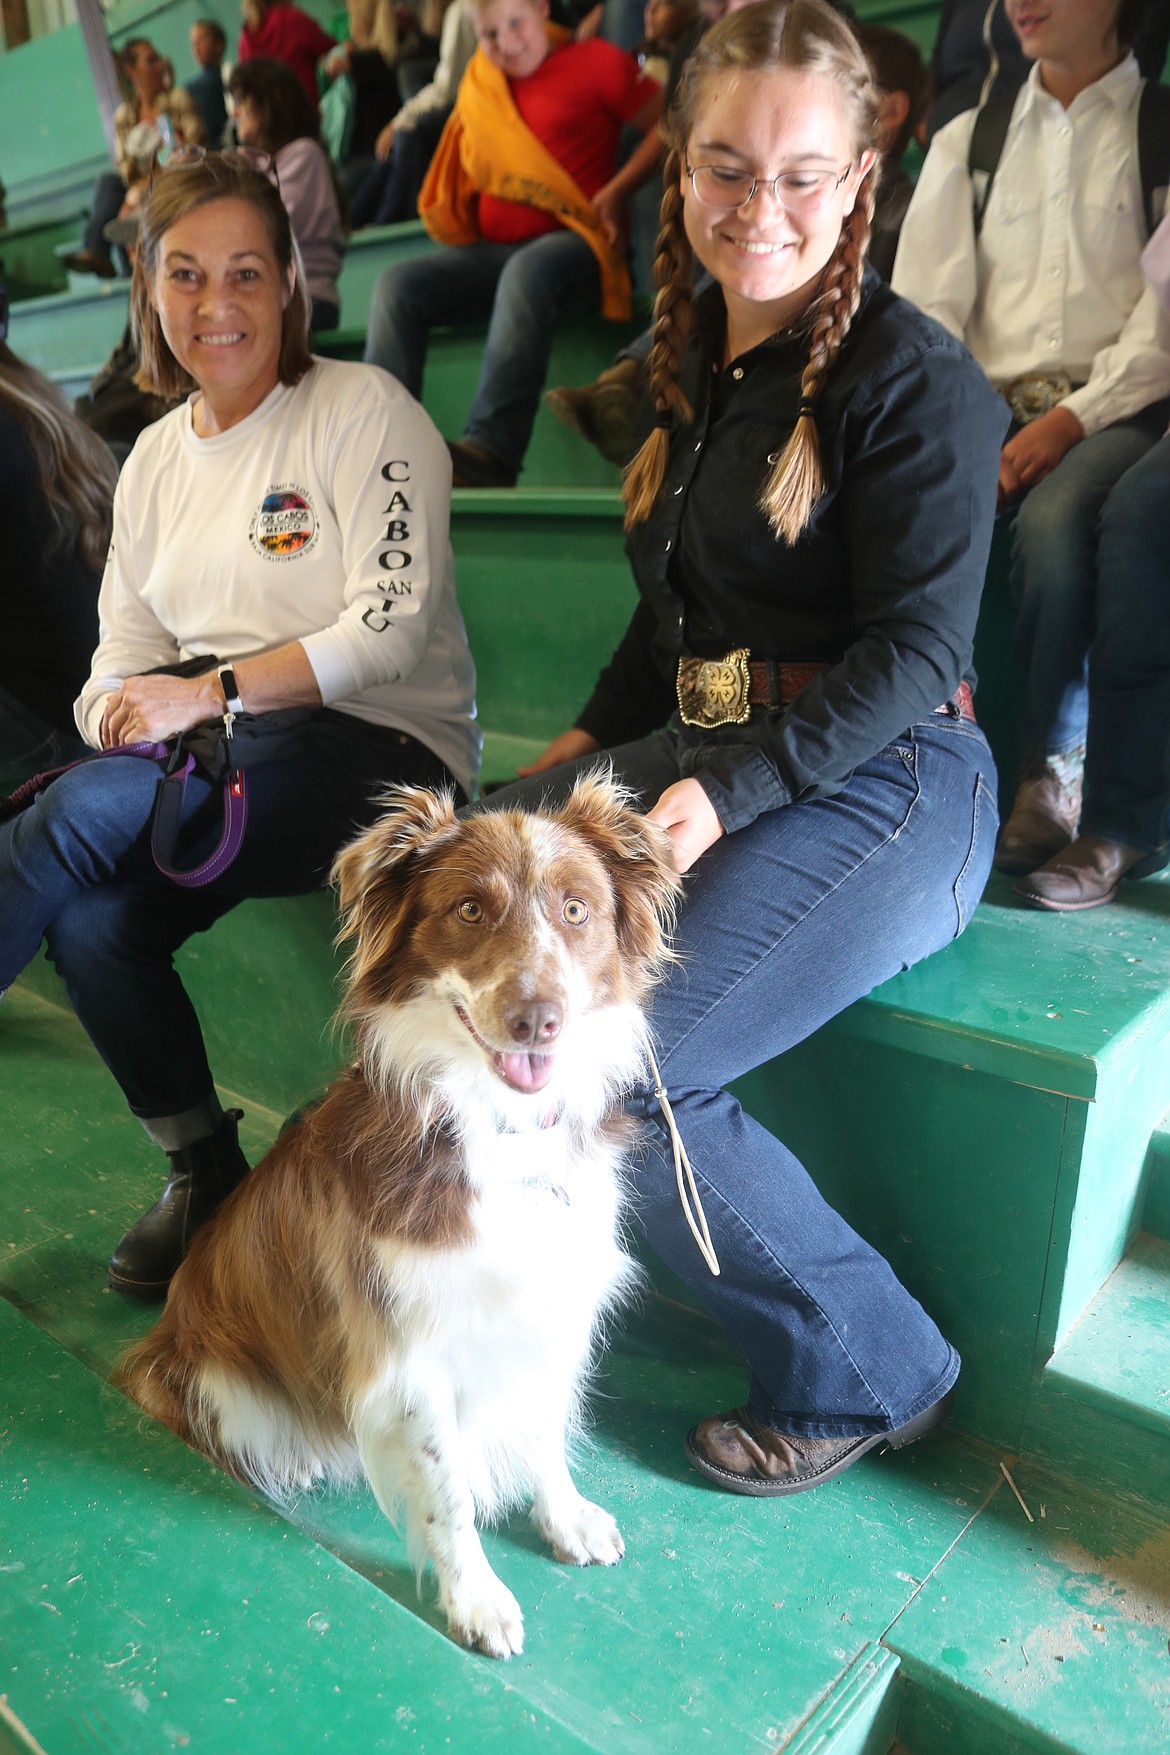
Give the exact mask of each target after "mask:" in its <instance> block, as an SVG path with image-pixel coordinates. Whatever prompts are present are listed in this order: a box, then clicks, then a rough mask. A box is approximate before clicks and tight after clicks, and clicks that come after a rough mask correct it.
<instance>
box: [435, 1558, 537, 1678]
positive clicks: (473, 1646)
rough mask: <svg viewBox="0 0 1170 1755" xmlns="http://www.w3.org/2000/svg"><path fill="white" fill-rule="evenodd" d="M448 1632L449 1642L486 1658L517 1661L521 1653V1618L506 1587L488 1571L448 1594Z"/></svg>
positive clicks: (457, 1586)
mask: <svg viewBox="0 0 1170 1755" xmlns="http://www.w3.org/2000/svg"><path fill="white" fill-rule="evenodd" d="M445 1607H446V1610H447V1629H448V1632H449V1633H450V1635H451V1637H452V1639H456V1640H458V1641H459V1644H460V1645H466V1646H467V1647H469V1649H470V1650H472V1651H482V1652H483V1653H484V1654H485V1655H486V1656H487V1657H494V1658H509V1657H518V1656H519V1655H520V1653H521V1652H522V1651H523V1650H524V1617H523V1615H522V1614H521V1613H520V1605H519V1603H518V1602H517V1601H516V1599H515V1597H514V1596H513V1595H512V1593H511V1591H510V1590H509V1589H508V1587H507V1585H506V1584H503V1583H501V1581H500V1580H499V1579H498V1578H497V1577H496V1575H495V1573H494V1572H493V1571H492V1570H491V1568H490V1567H485V1569H484V1572H483V1573H482V1574H480V1576H479V1577H478V1578H476V1580H475V1581H474V1583H471V1582H461V1583H460V1584H457V1585H455V1586H453V1588H452V1589H451V1590H450V1591H449V1592H448V1593H447V1600H446V1604H445Z"/></svg>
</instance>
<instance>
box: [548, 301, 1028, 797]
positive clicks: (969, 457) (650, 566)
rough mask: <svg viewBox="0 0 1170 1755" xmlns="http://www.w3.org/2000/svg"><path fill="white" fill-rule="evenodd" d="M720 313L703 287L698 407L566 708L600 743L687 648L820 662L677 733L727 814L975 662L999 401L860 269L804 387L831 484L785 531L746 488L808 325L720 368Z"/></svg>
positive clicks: (781, 788) (771, 435)
mask: <svg viewBox="0 0 1170 1755" xmlns="http://www.w3.org/2000/svg"><path fill="white" fill-rule="evenodd" d="M724 322H725V316H724V307H723V298H722V293H721V291H720V289H719V288H718V287H712V288H711V289H710V291H709V292H707V293H705V294H704V295H703V296H702V297H701V298H700V299H699V300H698V301H697V303H696V325H695V339H694V342H693V344H692V346H691V348H690V350H689V352H688V356H687V359H686V362H685V364H684V369H683V373H682V377H681V383H682V387H683V389H684V390H685V391H686V394H687V396H688V399H689V400H690V402H691V405H692V407H693V409H694V418H693V420H691V421H690V422H688V423H685V424H682V423H679V422H677V421H676V423H675V425H674V428H673V430H672V432H671V444H670V460H669V465H668V468H667V473H666V480H665V483H664V486H663V490H662V493H661V494H660V496H659V499H658V501H657V503H656V505H655V507H654V510H653V511H652V513H651V515H650V517H649V518H648V519H647V520H646V521H645V522H644V523H643V524H640V525H638V526H637V527H636V528H635V529H634V530H633V531H632V532H631V533H630V536H629V539H628V542H627V545H626V546H627V552H628V554H629V557H630V561H631V564H632V566H633V570H634V577H635V580H636V581H637V585H638V590H639V593H640V598H641V601H640V602H639V605H638V607H637V609H636V610H635V612H634V617H633V620H632V621H631V623H630V627H629V630H628V632H627V633H626V636H625V638H624V639H623V641H622V643H621V645H620V646H619V647H618V649H617V651H616V652H615V653H614V656H613V659H612V661H611V663H610V664H609V666H608V667H607V668H606V669H605V670H604V671H603V672H602V675H601V677H600V678H599V680H598V683H597V687H596V689H595V690H594V693H593V696H592V698H591V699H590V701H589V703H588V706H587V707H586V708H585V710H584V712H583V713H582V714H581V715H580V716H579V718H578V719H577V722H576V723H577V724H578V725H579V726H581V727H582V728H583V729H584V730H586V731H589V732H590V733H591V734H592V735H593V736H594V737H596V738H597V739H598V741H599V742H600V743H602V744H603V745H606V746H608V747H611V748H612V747H613V746H614V745H616V744H620V743H625V742H628V741H631V740H632V739H634V738H638V737H642V736H644V735H645V734H646V733H647V732H649V731H651V730H653V729H655V728H656V727H658V726H660V725H663V724H665V723H666V721H667V720H668V719H669V718H670V716H671V714H672V711H673V709H674V706H675V696H674V677H675V671H676V667H677V661H678V657H679V655H680V654H684V653H689V654H694V655H696V656H698V657H703V658H713V657H718V656H720V655H721V654H723V653H725V652H728V651H730V650H731V649H732V648H734V647H736V646H746V647H748V648H749V649H750V651H751V655H752V657H753V658H772V659H777V660H780V661H782V662H797V661H801V660H803V661H810V660H815V661H820V662H822V663H826V664H827V665H828V666H829V668H828V669H826V670H824V671H822V672H821V673H820V674H819V675H817V676H816V677H815V678H814V679H813V681H812V682H810V683H809V684H808V685H807V686H806V687H805V688H804V689H802V690H801V692H800V694H799V695H798V696H797V697H796V698H795V700H794V701H792V703H791V704H790V705H789V706H788V707H787V708H786V709H784V710H780V709H765V708H757V709H754V710H753V713H752V718H751V722H750V723H749V724H747V725H742V726H723V727H720V728H719V729H718V730H715V731H694V732H693V733H691V732H688V733H687V734H686V735H687V750H686V754H685V758H684V759H685V763H686V771H687V772H689V773H693V774H694V775H696V776H697V778H698V779H699V780H700V782H701V783H702V785H703V787H704V789H705V790H706V792H707V794H708V796H709V797H710V799H711V802H712V804H713V805H714V806H715V809H716V811H717V813H718V815H719V818H720V820H721V822H722V823H723V826H724V828H725V829H727V830H729V831H730V830H734V829H737V828H741V827H743V825H744V824H745V823H749V822H751V821H752V820H753V819H754V818H755V817H756V816H758V815H759V814H760V812H761V811H765V810H774V809H776V808H777V807H778V806H780V805H783V804H787V803H788V802H789V801H790V800H792V799H794V798H809V797H817V796H828V795H830V794H832V793H833V792H836V791H839V790H840V788H841V787H842V786H843V785H844V784H845V782H846V781H847V780H848V778H849V776H850V774H851V773H852V772H853V770H854V769H855V768H856V767H858V766H859V765H860V763H862V762H864V761H866V760H868V759H869V757H871V756H872V755H874V754H876V752H877V751H878V750H880V749H882V748H884V747H885V745H886V744H887V743H889V742H891V741H892V740H893V739H894V738H896V737H897V736H898V734H899V733H900V732H902V731H904V730H905V729H906V727H907V726H909V725H911V724H913V722H914V721H915V720H916V719H920V718H922V717H923V716H924V715H925V714H927V713H930V712H932V711H933V710H934V709H935V708H936V707H937V706H939V704H940V703H941V702H943V701H946V700H948V699H949V698H950V696H951V695H952V694H953V693H954V691H955V689H956V688H957V686H958V684H959V682H960V681H961V680H962V679H963V678H964V677H966V678H967V679H968V680H969V681H970V680H973V679H972V673H971V652H972V646H973V642H974V635H975V621H976V617H977V615H978V611H979V598H980V593H981V591H982V587H983V575H984V569H985V567H986V564H987V553H988V548H989V546H990V542H991V528H992V522H993V519H994V517H995V500H996V484H997V481H998V474H999V449H1000V445H1001V443H1002V441H1003V438H1004V434H1005V432H1006V430H1007V424H1008V419H1009V415H1008V409H1007V405H1006V404H1005V403H1004V401H1003V400H1002V398H1001V397H1000V396H998V395H997V394H996V392H995V391H994V390H993V389H992V388H991V385H990V384H989V383H988V381H987V378H986V377H985V375H984V373H983V372H982V370H981V369H980V367H979V366H978V365H977V364H976V362H975V360H974V359H973V358H972V357H971V355H970V354H969V353H968V352H967V349H966V348H965V347H964V346H963V345H962V343H961V342H958V341H956V340H955V339H954V337H953V336H951V335H949V334H948V333H947V331H946V330H944V329H943V328H941V326H940V325H939V324H937V323H934V322H933V321H931V319H930V318H928V317H925V316H924V315H923V314H922V312H920V311H919V310H917V309H916V308H915V307H914V306H913V305H910V304H908V303H907V302H906V301H905V300H903V299H900V298H898V297H896V295H895V294H893V293H892V292H891V291H890V290H889V288H888V287H887V286H885V285H883V284H882V283H881V282H880V281H879V280H878V278H877V276H876V275H875V274H873V273H872V271H867V273H866V277H865V283H864V286H863V289H862V297H861V303H860V305H859V308H858V311H857V315H856V317H855V318H854V321H853V324H852V326H851V328H850V331H849V334H848V336H847V337H846V340H845V343H844V345H843V346H842V348H841V351H840V353H839V354H838V356H837V359H836V361H835V362H834V364H833V366H832V368H831V370H830V372H829V376H828V380H827V382H826V384H825V387H824V389H823V391H822V393H821V395H820V398H819V400H818V402H817V410H816V420H817V428H818V431H819V433H820V441H821V455H822V459H823V466H824V474H825V481H826V486H825V492H824V494H823V495H822V497H821V499H820V501H819V502H818V504H817V506H816V508H815V510H814V512H813V515H812V519H811V521H810V523H809V526H808V528H807V529H806V530H805V532H804V533H803V535H802V536H801V537H800V539H799V540H798V541H797V542H796V543H795V544H794V545H792V546H791V547H789V546H788V544H786V543H785V542H784V541H783V539H781V538H778V537H777V536H776V535H775V534H774V533H773V531H772V529H771V527H770V526H769V524H768V521H767V519H766V517H765V516H764V514H763V513H762V512H761V511H760V509H759V506H758V504H757V501H758V498H759V495H760V491H761V489H762V487H763V485H764V482H765V481H766V479H767V477H768V475H769V473H770V470H771V465H772V462H773V461H774V460H775V457H776V455H777V454H778V452H779V451H781V450H782V449H783V447H784V445H785V444H786V443H787V440H788V437H789V434H790V433H791V432H792V429H793V427H794V425H795V423H796V416H797V408H798V405H799V402H800V377H801V373H802V371H803V369H804V366H805V364H806V362H807V359H808V340H807V336H805V335H803V334H802V335H797V336H795V337H794V336H790V335H787V334H781V335H777V336H774V337H772V338H771V339H770V340H768V341H766V342H764V343H763V344H762V345H760V346H759V347H755V348H753V349H751V351H750V352H748V353H745V354H744V355H742V356H741V357H740V358H739V359H736V360H733V361H732V362H731V364H730V365H729V366H728V367H727V368H726V369H722V370H721V369H720V367H719V362H720V361H721V359H722V351H723V337H724ZM646 418H647V419H649V414H648V411H647V413H646ZM645 430H646V429H645V428H644V427H643V428H642V429H641V430H639V431H638V432H636V434H635V443H640V442H641V439H642V438H643V437H644V435H645Z"/></svg>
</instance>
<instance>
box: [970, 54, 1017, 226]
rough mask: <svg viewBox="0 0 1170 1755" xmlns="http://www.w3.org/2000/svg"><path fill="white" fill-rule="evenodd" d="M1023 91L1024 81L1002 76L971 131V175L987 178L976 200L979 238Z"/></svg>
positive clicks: (992, 89) (975, 208)
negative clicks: (1018, 99) (1017, 101)
mask: <svg viewBox="0 0 1170 1755" xmlns="http://www.w3.org/2000/svg"><path fill="white" fill-rule="evenodd" d="M1022 90H1023V82H1022V81H1020V80H1012V79H1008V78H1007V77H1006V76H1005V75H1003V74H1000V76H999V77H998V78H997V79H996V82H995V84H994V85H993V86H992V88H991V93H990V95H989V96H988V97H987V99H986V100H985V101H984V102H983V103H982V104H980V106H979V108H978V110H977V111H976V112H975V126H974V128H973V129H972V130H971V144H970V146H969V147H968V148H967V172H968V175H969V176H971V178H972V181H974V174H975V172H976V171H982V172H983V174H984V175H985V176H986V178H987V181H986V183H985V184H984V186H983V192H982V194H980V195H978V196H977V197H976V198H975V206H974V213H975V236H976V237H978V236H979V233H980V232H981V231H982V229H983V215H984V214H985V213H986V212H987V203H988V201H989V199H990V197H991V185H992V184H993V183H994V182H995V173H996V171H997V170H998V169H999V161H1000V159H1001V158H1002V157H1003V148H1004V142H1005V141H1006V139H1007V133H1008V129H1009V128H1010V127H1011V121H1012V114H1013V112H1014V110H1015V107H1016V99H1017V98H1018V97H1019V95H1020V92H1021V91H1022Z"/></svg>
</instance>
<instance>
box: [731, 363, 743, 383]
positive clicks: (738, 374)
mask: <svg viewBox="0 0 1170 1755" xmlns="http://www.w3.org/2000/svg"><path fill="white" fill-rule="evenodd" d="M731 375H732V377H733V378H734V379H735V381H736V383H738V382H739V380H740V379H741V378H742V377H743V367H742V366H736V367H735V369H734V371H733V372H732V374H731Z"/></svg>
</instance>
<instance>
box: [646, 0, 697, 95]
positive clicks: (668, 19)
mask: <svg viewBox="0 0 1170 1755" xmlns="http://www.w3.org/2000/svg"><path fill="white" fill-rule="evenodd" d="M698 16H699V6H698V0H646V9H645V11H644V12H643V14H642V40H641V42H640V43H635V45H634V54H635V55H636V56H637V58H638V60H639V62H640V63H641V67H642V71H643V73H648V74H649V75H650V78H651V79H654V80H657V82H658V84H659V85H662V86H665V84H666V79H667V75H668V73H669V72H670V57H671V54H672V53H673V51H674V50H675V49H676V48H677V47H678V44H679V42H680V41H681V40H682V38H683V37H684V36H685V35H686V34H687V32H688V31H689V30H690V29H691V26H692V25H693V24H694V22H695V20H696V18H697V17H698Z"/></svg>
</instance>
